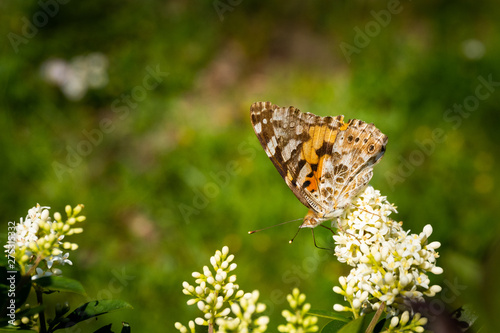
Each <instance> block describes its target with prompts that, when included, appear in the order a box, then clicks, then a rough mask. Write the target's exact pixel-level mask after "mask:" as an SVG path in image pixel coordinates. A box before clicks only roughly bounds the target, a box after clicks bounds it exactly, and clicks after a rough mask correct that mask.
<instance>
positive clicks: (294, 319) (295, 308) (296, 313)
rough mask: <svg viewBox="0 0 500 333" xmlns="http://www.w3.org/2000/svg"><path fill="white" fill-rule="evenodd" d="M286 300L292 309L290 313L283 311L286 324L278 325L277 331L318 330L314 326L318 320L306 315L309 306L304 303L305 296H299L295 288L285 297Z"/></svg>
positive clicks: (292, 332) (293, 332) (290, 332)
mask: <svg viewBox="0 0 500 333" xmlns="http://www.w3.org/2000/svg"><path fill="white" fill-rule="evenodd" d="M286 299H287V301H288V304H290V307H291V308H292V312H291V311H289V310H284V311H283V312H282V315H283V317H285V319H286V321H287V324H286V325H279V326H278V331H280V332H289V333H296V332H297V333H298V332H317V331H318V329H319V328H318V326H317V325H316V323H317V322H318V318H317V317H315V316H310V315H308V314H307V312H308V311H309V310H310V308H311V305H310V304H309V303H305V300H306V295H304V294H301V293H300V291H299V289H298V288H295V289H293V291H292V293H291V294H290V295H288V296H287V297H286Z"/></svg>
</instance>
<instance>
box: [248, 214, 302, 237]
mask: <svg viewBox="0 0 500 333" xmlns="http://www.w3.org/2000/svg"><path fill="white" fill-rule="evenodd" d="M299 220H302V219H301V218H299V219H295V220H290V221H286V222H281V223H278V224H275V225H272V226H269V227H265V228H262V229H257V230H251V231H249V232H248V234H250V235H251V234H254V233H256V232H259V231H263V230H267V229H271V228H274V227H277V226H280V225H283V224H287V223H290V222H295V221H299ZM294 238H295V237H294Z"/></svg>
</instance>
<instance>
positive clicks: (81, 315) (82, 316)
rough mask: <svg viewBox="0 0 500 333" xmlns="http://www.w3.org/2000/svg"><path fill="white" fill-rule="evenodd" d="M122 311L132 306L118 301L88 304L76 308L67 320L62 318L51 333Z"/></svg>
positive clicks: (101, 301)
mask: <svg viewBox="0 0 500 333" xmlns="http://www.w3.org/2000/svg"><path fill="white" fill-rule="evenodd" d="M120 309H132V306H131V305H130V304H128V303H127V302H125V301H121V300H117V299H116V300H115V299H111V300H100V301H92V302H88V303H85V304H83V305H82V306H80V307H78V308H76V309H75V310H74V311H73V312H71V313H70V314H69V315H67V316H66V317H65V318H61V320H60V321H59V322H57V323H55V325H54V326H53V328H52V329H51V332H52V331H55V330H58V329H61V328H68V327H71V326H74V325H76V324H78V323H79V322H82V321H84V320H87V319H90V318H94V317H97V316H100V315H103V314H105V313H108V312H111V311H116V310H120Z"/></svg>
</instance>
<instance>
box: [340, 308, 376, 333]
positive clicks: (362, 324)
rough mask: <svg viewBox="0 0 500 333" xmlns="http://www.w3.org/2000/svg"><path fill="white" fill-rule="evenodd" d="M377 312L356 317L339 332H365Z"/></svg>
mask: <svg viewBox="0 0 500 333" xmlns="http://www.w3.org/2000/svg"><path fill="white" fill-rule="evenodd" d="M374 315H375V313H370V314H368V315H365V316H361V317H359V318H357V319H354V320H353V321H351V322H350V323H348V324H346V325H345V326H344V327H342V328H341V329H340V330H339V333H364V332H365V330H366V328H367V327H368V325H369V324H370V321H371V320H372V318H373V316H374Z"/></svg>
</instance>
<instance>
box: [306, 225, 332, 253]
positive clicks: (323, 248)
mask: <svg viewBox="0 0 500 333" xmlns="http://www.w3.org/2000/svg"><path fill="white" fill-rule="evenodd" d="M311 232H312V236H313V242H314V246H316V248H318V249H321V250H327V251H331V250H332V249H328V248H326V247H321V246H318V244H316V237H315V236H314V229H313V228H311Z"/></svg>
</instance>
